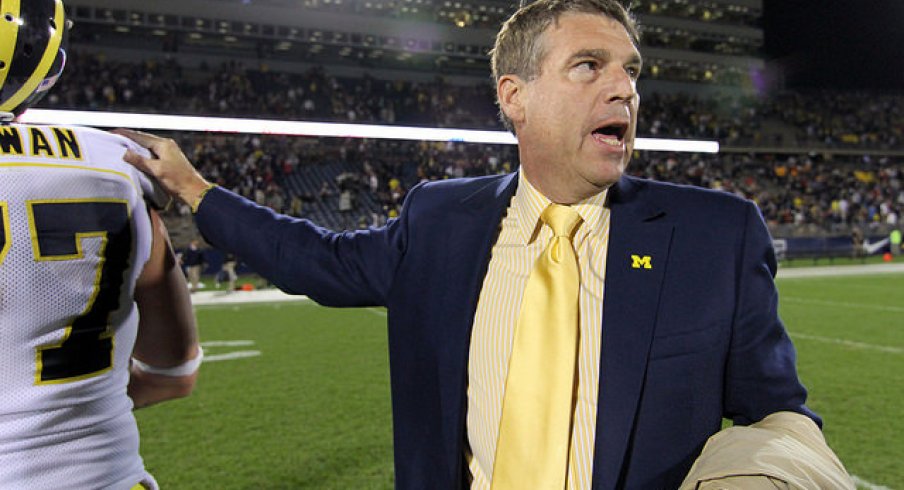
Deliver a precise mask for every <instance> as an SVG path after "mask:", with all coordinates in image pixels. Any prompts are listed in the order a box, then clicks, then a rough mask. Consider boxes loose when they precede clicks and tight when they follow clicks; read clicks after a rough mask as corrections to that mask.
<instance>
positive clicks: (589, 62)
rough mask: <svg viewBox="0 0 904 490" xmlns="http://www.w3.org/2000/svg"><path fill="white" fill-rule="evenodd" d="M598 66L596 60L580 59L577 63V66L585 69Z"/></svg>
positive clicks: (590, 69)
mask: <svg viewBox="0 0 904 490" xmlns="http://www.w3.org/2000/svg"><path fill="white" fill-rule="evenodd" d="M598 67H599V64H598V63H597V62H596V61H592V60H587V61H582V62H580V63H578V64H577V68H579V69H581V70H585V71H594V70H596V69H597V68H598Z"/></svg>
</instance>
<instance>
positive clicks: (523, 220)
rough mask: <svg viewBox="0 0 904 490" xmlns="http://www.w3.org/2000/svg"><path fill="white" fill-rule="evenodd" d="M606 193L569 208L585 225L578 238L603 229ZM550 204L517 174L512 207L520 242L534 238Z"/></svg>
mask: <svg viewBox="0 0 904 490" xmlns="http://www.w3.org/2000/svg"><path fill="white" fill-rule="evenodd" d="M608 194H609V189H608V188H607V189H606V190H604V191H603V192H600V193H599V194H596V195H594V196H592V197H589V198H587V199H584V200H583V201H581V202H579V203H577V204H574V205H572V208H574V210H575V211H577V212H578V214H580V215H581V218H582V219H583V220H584V222H583V223H582V224H581V228H580V229H579V235H589V234H591V233H597V232H599V231H600V230H602V228H603V225H604V222H603V221H604V219H605V217H606V209H605V208H606V205H607V202H606V197H607V195H608ZM551 202H552V201H550V200H549V199H548V198H547V197H546V196H544V195H543V194H542V193H541V192H540V191H538V190H537V189H536V188H535V187H534V186H533V185H531V183H530V182H528V180H527V177H525V176H524V171H523V170H522V171H520V172H518V188H517V189H516V190H515V196H514V197H513V198H512V208H513V209H514V211H515V214H516V216H517V226H518V234H519V236H520V237H521V239H522V241H523V243H525V244H529V243H531V242H532V241H533V240H535V239H536V236H537V232H538V230H539V228H540V226H541V224H542V223H541V222H540V215H541V214H543V210H544V209H546V207H547V206H549V204H550V203H551Z"/></svg>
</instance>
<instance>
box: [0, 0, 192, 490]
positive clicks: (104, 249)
mask: <svg viewBox="0 0 904 490" xmlns="http://www.w3.org/2000/svg"><path fill="white" fill-rule="evenodd" d="M67 31H68V21H67V19H66V15H65V12H64V10H63V4H62V2H61V1H60V0H0V119H2V123H0V488H4V489H5V488H15V489H30V488H111V489H133V488H136V489H137V488H145V489H155V488H157V484H156V482H155V481H154V479H153V477H151V476H150V475H149V474H148V473H147V472H146V470H145V468H144V463H143V462H142V459H141V457H140V456H139V453H138V428H137V426H136V423H135V418H134V416H133V414H132V410H133V408H138V407H142V406H147V405H151V404H153V403H157V402H160V401H163V400H168V399H172V398H178V397H182V396H186V395H188V394H189V393H190V392H191V391H192V389H193V387H194V383H195V377H196V373H197V369H198V366H199V364H200V361H201V349H200V347H199V345H198V339H197V330H196V326H195V320H194V315H193V312H192V309H191V302H190V298H189V294H188V290H187V287H186V284H185V279H184V277H183V276H182V273H181V271H180V269H179V267H178V266H177V265H176V261H175V256H174V253H173V250H172V246H171V245H170V242H169V238H168V236H167V233H166V229H165V228H164V226H163V224H162V222H161V220H160V218H159V217H158V215H157V214H156V212H155V211H154V210H152V209H149V207H148V205H147V204H146V201H147V200H149V199H152V198H153V196H154V195H155V194H154V192H153V189H154V188H153V186H152V184H151V182H150V181H149V180H148V178H147V177H145V176H144V175H143V174H141V173H140V172H137V171H135V170H133V168H132V167H131V166H130V165H127V164H125V163H124V162H122V160H121V156H122V155H123V153H124V151H125V149H126V148H127V147H128V148H131V149H133V151H140V149H138V148H136V146H135V145H134V144H133V143H131V142H130V141H127V140H126V139H124V138H121V137H119V136H115V135H112V134H108V133H105V132H102V131H98V130H95V129H89V128H84V127H77V126H38V125H25V124H18V123H16V122H15V118H16V117H17V116H19V115H20V114H21V113H22V112H24V111H25V110H26V109H27V108H28V107H29V106H30V105H32V104H34V103H35V102H36V101H37V100H39V99H40V98H41V97H42V96H43V95H44V94H45V93H46V92H47V90H49V89H50V88H51V86H53V84H54V83H55V82H56V80H57V78H58V77H59V75H60V73H61V72H62V70H63V67H64V65H65V63H66V49H65V46H66V35H67Z"/></svg>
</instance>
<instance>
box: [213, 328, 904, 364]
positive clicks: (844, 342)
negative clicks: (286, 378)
mask: <svg viewBox="0 0 904 490" xmlns="http://www.w3.org/2000/svg"><path fill="white" fill-rule="evenodd" d="M791 336H792V337H798V338H801V339H806V340H815V341H817V342H825V343H828V344H838V345H843V346H846V347H853V348H855V349H865V350H875V351H879V352H887V353H889V354H904V348H901V347H889V346H884V345H873V344H865V343H863V342H854V341H853V340H844V339H836V338H833V337H820V336H819V335H809V334H805V333H792V334H791ZM205 360H206V358H205Z"/></svg>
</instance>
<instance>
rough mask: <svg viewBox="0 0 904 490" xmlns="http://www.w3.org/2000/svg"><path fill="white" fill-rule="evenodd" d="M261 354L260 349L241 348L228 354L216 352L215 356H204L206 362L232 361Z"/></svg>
mask: <svg viewBox="0 0 904 490" xmlns="http://www.w3.org/2000/svg"><path fill="white" fill-rule="evenodd" d="M259 355H261V351H259V350H240V351H236V352H230V353H228V354H216V355H213V356H204V362H205V363H208V362H217V361H231V360H232V359H243V358H246V357H257V356H259Z"/></svg>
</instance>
